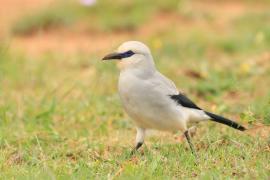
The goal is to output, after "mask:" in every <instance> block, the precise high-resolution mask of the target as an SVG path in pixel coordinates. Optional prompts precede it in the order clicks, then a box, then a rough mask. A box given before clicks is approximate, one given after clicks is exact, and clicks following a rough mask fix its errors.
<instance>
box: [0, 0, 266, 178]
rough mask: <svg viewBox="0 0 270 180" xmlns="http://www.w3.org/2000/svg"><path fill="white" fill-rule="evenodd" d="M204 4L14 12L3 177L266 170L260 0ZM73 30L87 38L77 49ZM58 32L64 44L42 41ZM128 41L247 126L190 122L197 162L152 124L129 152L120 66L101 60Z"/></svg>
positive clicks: (5, 85)
mask: <svg viewBox="0 0 270 180" xmlns="http://www.w3.org/2000/svg"><path fill="white" fill-rule="evenodd" d="M206 2H209V4H205V3H200V2H198V1H192V2H189V1H184V0H182V1H180V2H178V1H172V2H171V3H164V1H157V3H156V4H155V6H153V5H152V4H153V3H154V1H149V2H145V1H136V3H127V2H126V1H123V2H122V1H116V2H115V3H110V1H101V2H100V3H99V1H98V2H97V3H96V5H94V6H93V7H83V6H81V5H79V4H74V3H75V2H74V1H71V2H69V3H66V4H65V3H63V2H62V1H61V2H58V3H54V4H51V5H50V6H49V7H41V8H40V9H38V10H37V11H34V12H33V13H32V14H29V13H25V15H23V16H20V17H18V18H17V20H16V21H14V23H13V25H12V26H11V27H9V33H8V34H6V35H5V38H3V41H2V43H1V44H0V84H1V86H0V179H185V178H195V179H269V177H270V163H269V162H270V127H269V125H270V109H269V107H270V91H269V86H270V53H269V48H270V13H269V12H270V11H269V10H270V8H268V7H270V6H269V2H268V1H261V2H260V3H257V2H256V1H250V0H249V1H248V0H241V1H237V2H234V1H229V2H223V1H222V2H219V3H218V2H215V1H206ZM210 2H211V3H210ZM221 6H222V7H223V8H222V9H221V10H220V9H219V7H221ZM65 8H66V9H67V10H69V11H70V12H73V13H71V14H69V13H67V11H64V10H63V9H65ZM127 11H128V12H130V14H129V15H126V13H127ZM106 12H107V13H108V14H106ZM105 15H107V16H105ZM125 16H126V17H125ZM112 19H114V20H112ZM81 34H83V36H84V41H86V42H87V41H88V39H92V38H93V36H94V37H95V38H96V39H95V40H96V41H95V42H89V44H87V48H84V49H79V48H78V45H79V44H81V43H82V42H81V40H80V41H76V37H79V36H80V37H81ZM56 36H59V37H62V36H63V37H66V38H69V37H71V36H72V38H73V41H72V45H66V44H65V42H66V41H65V40H63V42H62V44H61V42H60V45H61V46H58V47H59V48H57V49H49V50H48V49H45V50H44V49H43V48H44V47H43V45H44V46H45V45H47V44H50V43H48V41H53V40H52V39H53V38H48V37H56ZM35 37H39V38H40V37H41V38H42V37H44V42H43V43H40V42H38V41H37V40H36V39H35ZM45 37H46V38H48V39H49V40H48V39H45ZM112 37H113V38H112ZM131 39H136V40H140V41H143V42H145V43H146V44H147V45H149V47H150V48H151V50H152V53H153V57H154V59H155V62H156V65H157V67H158V69H159V70H160V71H161V72H162V73H163V74H165V75H166V76H167V77H169V78H170V79H172V80H173V81H174V82H175V83H176V85H177V87H178V88H179V90H182V91H184V92H185V93H186V94H188V95H189V97H190V98H191V99H193V100H194V101H196V102H198V104H199V105H200V107H203V108H204V109H206V110H208V111H212V112H215V113H218V114H222V115H224V116H226V117H229V118H232V119H234V120H235V121H237V122H239V123H241V124H244V125H245V126H246V127H247V128H248V130H247V131H245V132H239V131H235V130H234V129H230V128H228V127H227V126H223V125H220V124H215V123H213V122H206V123H201V124H199V125H198V126H197V132H196V134H195V135H194V137H193V138H192V139H193V143H194V146H195V148H196V150H197V154H198V156H199V157H198V159H195V158H194V156H193V155H192V153H191V152H190V150H189V146H188V144H187V142H186V141H185V140H184V139H183V138H182V134H181V132H172V133H171V132H156V131H153V132H152V131H151V132H150V133H149V136H148V137H147V138H146V143H145V145H144V146H143V147H142V149H140V151H139V152H137V153H136V154H135V155H134V156H132V157H130V156H129V154H130V152H131V149H132V147H133V146H134V140H135V134H136V131H135V128H134V126H133V123H132V121H131V120H130V118H129V117H128V116H127V115H126V114H125V113H124V110H123V108H122V106H121V104H120V100H119V97H118V94H117V79H118V75H119V72H118V70H117V65H116V64H115V63H104V62H102V61H101V58H102V57H103V56H104V55H105V54H107V53H108V52H111V51H113V50H114V49H116V48H117V46H118V45H120V44H121V43H122V42H123V41H126V40H131ZM26 40H29V41H30V42H31V43H32V44H34V46H38V47H37V48H38V49H39V51H38V53H33V54H31V52H32V51H29V48H30V47H32V46H28V45H29V43H28V44H26V43H25V44H24V42H26ZM56 41H57V40H56ZM22 42H23V43H22ZM58 43H59V42H58ZM95 43H96V44H98V45H99V46H101V48H100V50H98V51H96V48H95ZM21 44H23V46H21ZM102 45H103V46H102ZM70 46H71V47H70ZM70 49H72V51H69V50H70Z"/></svg>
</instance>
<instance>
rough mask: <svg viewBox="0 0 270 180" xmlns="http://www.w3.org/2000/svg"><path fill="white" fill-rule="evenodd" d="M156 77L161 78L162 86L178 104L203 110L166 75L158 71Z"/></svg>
mask: <svg viewBox="0 0 270 180" xmlns="http://www.w3.org/2000/svg"><path fill="white" fill-rule="evenodd" d="M156 78H157V79H159V81H160V82H161V84H162V88H163V89H164V91H166V92H165V93H166V94H167V95H168V96H169V97H170V98H171V99H172V100H174V101H175V102H177V104H179V105H182V106H183V107H187V108H192V109H197V110H201V108H199V107H198V106H197V105H196V104H195V103H194V102H192V101H191V100H190V99H189V98H188V97H187V96H185V95H184V94H183V93H181V92H179V91H178V90H177V88H176V86H175V84H174V83H173V82H172V81H171V80H170V79H168V78H167V77H165V76H164V75H163V74H161V73H159V72H158V74H157V76H156Z"/></svg>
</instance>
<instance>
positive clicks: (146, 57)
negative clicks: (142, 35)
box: [102, 41, 154, 69]
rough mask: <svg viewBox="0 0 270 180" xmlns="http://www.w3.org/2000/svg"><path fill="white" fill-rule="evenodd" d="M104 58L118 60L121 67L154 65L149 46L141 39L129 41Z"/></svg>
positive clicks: (148, 66)
mask: <svg viewBox="0 0 270 180" xmlns="http://www.w3.org/2000/svg"><path fill="white" fill-rule="evenodd" d="M102 60H118V61H119V67H120V69H127V68H150V67H154V62H153V58H152V55H151V52H150V50H149V48H148V47H147V46H146V45H145V44H143V43H142V42H139V41H127V42H124V43H123V44H121V45H120V46H119V47H118V49H117V50H116V52H113V53H110V54H108V55H106V56H105V57H104V58H103V59H102Z"/></svg>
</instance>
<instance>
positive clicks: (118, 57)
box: [102, 53, 122, 60]
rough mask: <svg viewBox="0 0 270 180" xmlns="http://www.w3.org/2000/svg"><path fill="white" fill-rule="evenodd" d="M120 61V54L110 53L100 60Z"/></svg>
mask: <svg viewBox="0 0 270 180" xmlns="http://www.w3.org/2000/svg"><path fill="white" fill-rule="evenodd" d="M112 59H122V54H121V53H111V54H108V55H106V56H105V57H104V58H102V60H112Z"/></svg>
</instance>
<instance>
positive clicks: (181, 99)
mask: <svg viewBox="0 0 270 180" xmlns="http://www.w3.org/2000/svg"><path fill="white" fill-rule="evenodd" d="M170 97H171V99H173V100H174V101H175V102H177V104H179V105H182V106H183V107H187V108H192V109H198V110H201V108H199V107H198V106H197V105H196V104H195V103H194V102H192V101H191V100H190V99H189V98H188V97H186V96H185V95H184V94H181V93H179V94H176V95H170Z"/></svg>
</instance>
